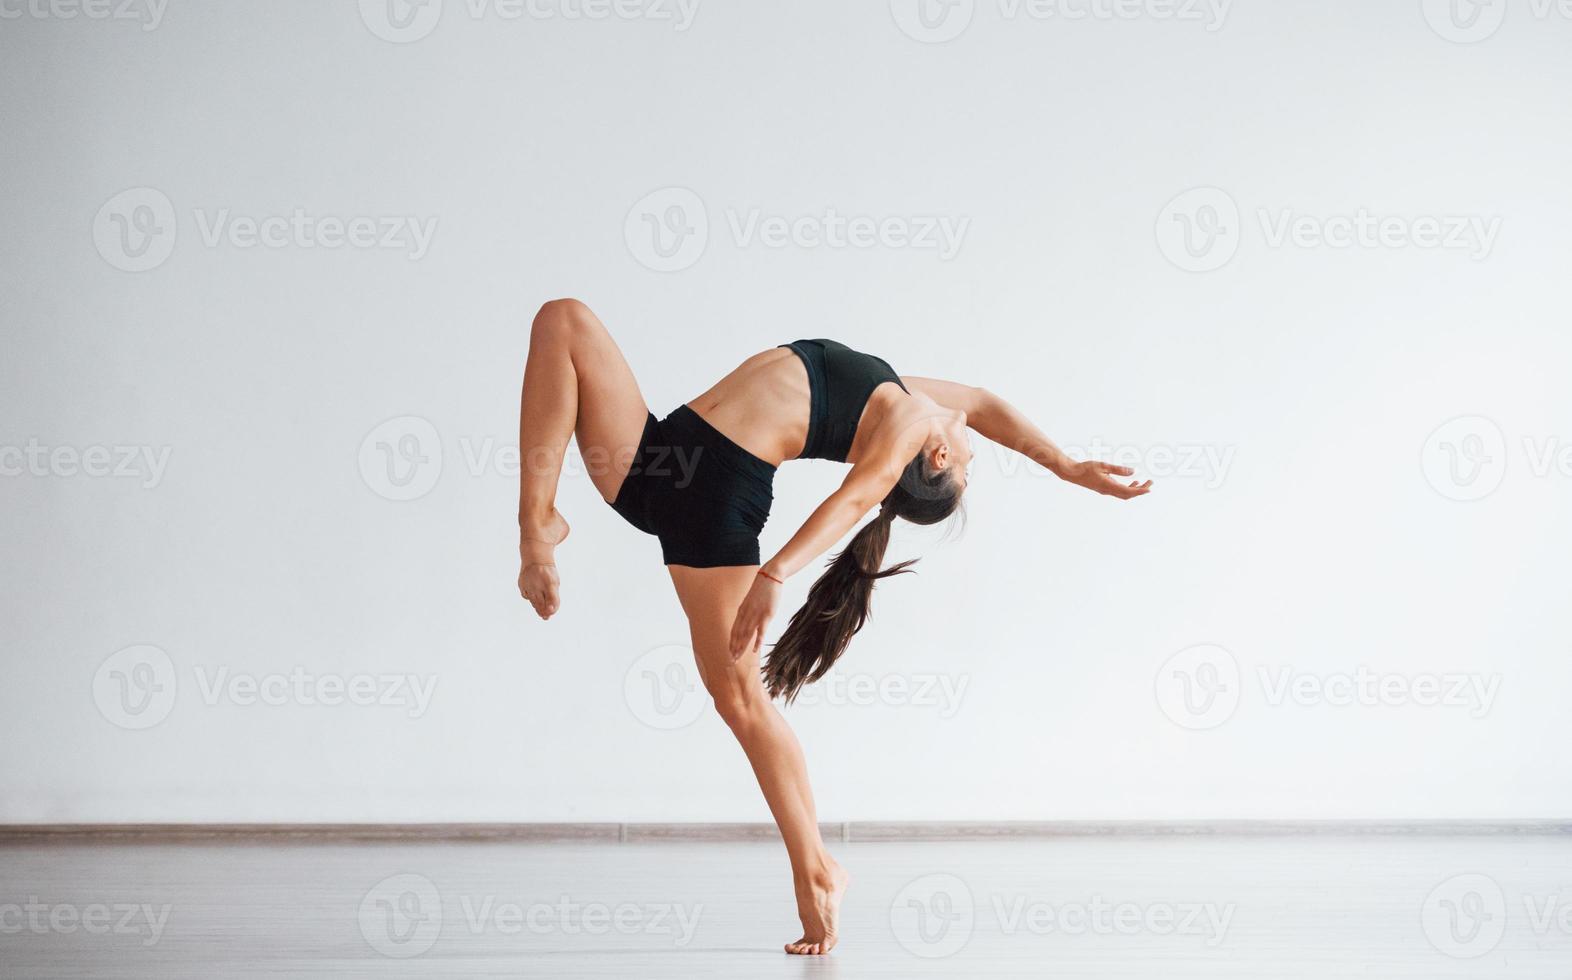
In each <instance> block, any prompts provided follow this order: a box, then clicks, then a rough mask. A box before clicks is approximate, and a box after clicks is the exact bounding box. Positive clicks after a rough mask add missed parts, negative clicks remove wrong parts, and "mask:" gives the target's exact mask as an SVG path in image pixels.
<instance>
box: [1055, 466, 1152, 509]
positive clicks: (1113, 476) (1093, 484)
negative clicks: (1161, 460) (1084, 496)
mask: <svg viewBox="0 0 1572 980" xmlns="http://www.w3.org/2000/svg"><path fill="white" fill-rule="evenodd" d="M1134 475H1135V470H1132V469H1130V467H1128V466H1116V465H1114V464H1113V463H1103V462H1099V461H1097V460H1095V459H1088V460H1086V461H1085V462H1080V463H1074V464H1072V465H1071V466H1070V468H1069V470H1068V471H1067V472H1066V473H1065V475H1064V478H1065V479H1066V480H1067V481H1069V482H1070V483H1073V484H1075V485H1076V486H1078V487H1085V488H1086V489H1088V490H1095V491H1097V492H1098V493H1101V494H1106V495H1107V496H1110V497H1118V498H1119V499H1120V500H1129V499H1130V498H1131V497H1139V496H1142V495H1143V494H1147V493H1151V491H1152V481H1151V480H1147V481H1146V482H1145V483H1142V482H1140V481H1139V480H1131V481H1130V482H1129V483H1125V482H1124V481H1123V480H1120V479H1118V478H1119V477H1121V476H1134Z"/></svg>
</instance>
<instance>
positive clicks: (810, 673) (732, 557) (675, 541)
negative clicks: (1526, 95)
mask: <svg viewBox="0 0 1572 980" xmlns="http://www.w3.org/2000/svg"><path fill="white" fill-rule="evenodd" d="M968 427H970V428H971V429H973V430H975V431H976V432H978V433H979V434H981V435H982V436H984V437H985V438H988V439H991V440H993V441H994V442H996V443H999V444H1001V445H1004V446H1006V447H1009V448H1010V449H1013V450H1015V451H1017V452H1020V453H1022V454H1023V455H1025V456H1026V457H1028V458H1029V459H1032V460H1034V461H1036V462H1037V463H1040V464H1041V465H1043V466H1045V467H1047V468H1048V469H1049V470H1051V471H1052V472H1053V473H1055V474H1056V475H1058V476H1059V477H1060V478H1062V479H1064V480H1067V481H1069V482H1071V483H1074V484H1077V485H1080V486H1083V487H1087V488H1089V489H1092V490H1095V491H1097V492H1098V493H1103V494H1107V495H1109V496H1112V497H1118V498H1121V499H1129V498H1131V497H1138V496H1140V495H1142V494H1144V493H1146V492H1147V491H1148V490H1149V489H1150V488H1151V481H1149V480H1148V481H1147V482H1145V483H1135V482H1132V483H1129V484H1126V483H1124V482H1122V481H1121V480H1119V479H1117V478H1118V477H1128V476H1130V475H1131V471H1130V470H1129V469H1127V468H1125V467H1121V466H1112V465H1109V464H1106V463H1098V462H1076V461H1073V460H1071V459H1069V458H1068V457H1066V456H1065V455H1064V453H1062V452H1060V451H1059V449H1058V447H1057V446H1055V445H1054V444H1053V443H1052V442H1051V441H1049V439H1048V437H1047V436H1045V435H1044V434H1043V433H1042V432H1041V431H1039V430H1038V429H1037V427H1036V426H1034V425H1032V423H1031V422H1030V421H1029V420H1028V419H1027V418H1026V417H1025V416H1023V415H1022V414H1021V413H1020V412H1019V411H1017V410H1016V409H1015V408H1013V407H1012V406H1010V405H1009V404H1008V403H1006V402H1005V401H1004V400H1003V399H1000V398H998V397H996V396H994V395H992V394H990V393H989V392H987V391H984V390H983V389H981V388H974V387H971V386H969V385H963V384H957V383H955V382H951V381H935V380H931V379H928V378H913V377H902V376H899V375H897V374H896V373H895V372H894V371H893V370H891V368H890V366H889V365H888V364H887V363H885V362H884V361H883V360H881V359H879V358H877V357H873V356H871V355H869V354H863V353H859V352H857V351H854V350H852V349H850V348H848V347H846V346H844V345H842V344H838V343H836V342H835V341H831V340H802V341H797V342H795V343H793V344H789V345H786V346H783V347H778V348H775V349H773V350H767V351H764V352H763V353H759V354H755V355H754V356H752V357H750V358H748V359H747V360H746V361H743V362H742V364H741V365H740V366H739V367H738V368H737V369H736V370H734V371H732V372H731V373H730V374H728V375H726V377H724V378H722V379H721V380H720V381H719V382H718V383H717V384H716V385H715V386H714V387H713V388H711V389H710V390H709V391H706V392H705V393H704V394H702V395H700V396H699V397H698V398H695V399H694V400H693V401H691V402H688V403H687V404H686V405H683V406H680V407H679V408H677V409H676V410H675V411H673V412H672V413H671V414H670V415H668V416H666V417H665V418H664V419H659V420H657V419H656V418H655V416H654V415H652V414H650V411H649V409H648V408H647V407H646V406H645V404H644V397H643V395H641V394H640V393H639V386H638V382H637V381H636V380H634V377H633V372H632V371H631V370H630V369H629V368H628V364H627V361H625V360H624V359H623V357H622V352H621V351H619V350H618V349H617V345H616V343H615V342H614V341H613V340H612V338H611V334H609V333H608V332H607V331H606V328H605V326H603V325H602V324H601V322H600V320H598V319H596V317H595V315H594V314H593V313H591V312H590V311H589V308H588V307H586V306H585V305H584V304H583V303H580V302H577V301H575V300H570V299H568V300H555V301H553V302H550V303H547V304H546V305H545V306H543V307H542V308H541V310H540V313H539V314H538V315H537V316H536V317H535V323H534V326H533V327H532V328H531V331H530V346H529V359H528V362H527V363H526V364H525V366H524V393H523V398H522V407H521V410H520V413H519V448H520V452H521V454H522V460H523V464H524V465H523V466H522V467H521V469H522V475H521V479H520V491H519V531H520V534H519V553H520V556H521V559H522V561H521V565H522V568H521V570H520V572H519V592H520V594H522V595H523V597H524V598H525V599H527V600H528V601H529V602H530V604H531V605H532V606H534V608H535V612H536V613H537V614H539V616H540V617H541V618H542V619H549V618H550V617H551V616H552V615H553V614H554V613H555V612H556V611H557V609H558V608H559V607H560V605H561V599H560V585H559V582H558V578H557V569H556V565H555V564H554V563H553V556H554V554H555V551H556V548H557V546H558V545H560V544H561V543H562V541H563V539H564V538H566V537H567V535H568V524H567V522H566V521H564V520H563V519H562V515H561V514H559V513H558V512H557V509H556V505H555V500H556V494H557V481H558V477H559V476H560V475H561V472H562V461H563V458H564V455H565V454H566V452H567V448H568V439H569V437H570V436H577V438H578V442H579V451H580V453H581V454H582V456H583V457H584V461H585V465H586V468H587V469H588V471H589V474H590V478H591V479H592V480H593V481H594V483H595V489H596V490H598V491H599V492H600V495H601V496H602V497H603V498H605V500H606V501H607V502H608V503H609V504H611V506H612V507H613V508H614V509H615V510H616V511H617V512H618V513H619V514H621V515H622V516H623V517H624V518H626V519H627V521H628V523H630V524H632V525H633V526H634V527H636V528H638V529H639V530H641V531H644V532H646V533H648V534H653V535H655V536H656V537H657V538H658V539H659V541H660V546H661V552H662V556H663V558H664V560H665V563H666V566H667V571H668V572H669V573H670V575H671V580H672V583H673V584H674V585H675V586H676V589H677V599H678V601H679V602H681V603H682V609H683V612H685V613H686V614H687V618H688V625H689V630H690V633H691V637H692V643H693V652H694V657H695V659H696V660H697V662H698V670H699V676H700V677H701V678H702V679H703V681H704V686H705V687H706V688H707V689H708V691H709V693H710V696H711V698H712V699H713V700H714V703H715V708H716V711H717V712H719V714H720V716H721V718H722V719H723V720H724V721H725V723H726V724H727V726H729V727H730V728H731V730H732V732H733V734H735V735H736V737H737V740H738V741H739V742H740V743H742V749H743V751H744V752H745V753H746V754H747V756H748V761H749V762H750V763H751V764H752V766H753V772H754V775H755V776H756V777H757V778H758V781H759V788H760V789H762V790H763V791H764V798H765V800H766V801H767V802H768V803H769V807H770V812H771V813H772V814H773V815H774V817H775V823H776V824H777V825H778V826H779V828H780V832H781V837H782V839H783V840H784V841H785V844H786V850H787V853H788V855H789V856H790V859H791V870H792V879H793V882H794V885H795V889H796V896H797V914H798V916H799V917H800V918H801V919H802V929H803V934H802V938H801V939H799V940H797V941H796V942H794V943H788V944H787V945H786V950H787V952H790V953H806V954H817V953H827V952H829V951H830V949H831V948H833V947H834V946H835V942H836V916H837V912H838V909H839V906H840V901H841V896H842V894H843V893H844V892H845V890H846V885H847V882H848V880H849V878H848V876H847V874H846V872H845V871H844V870H842V869H841V867H840V865H838V864H837V863H836V862H835V861H834V860H833V859H832V858H831V857H830V855H829V852H828V851H827V850H826V849H825V847H824V841H823V840H822V839H821V838H820V836H819V825H818V818H817V815H816V814H815V811H814V805H813V792H812V790H811V789H810V788H809V785H808V771H807V767H806V766H805V764H804V762H803V756H802V749H801V748H800V747H799V745H798V744H797V739H796V737H795V736H794V735H793V734H792V731H791V729H790V728H789V727H788V726H787V724H786V720H785V719H784V718H783V717H782V716H781V715H780V713H779V712H777V711H776V710H775V708H774V706H773V705H771V703H770V701H771V700H772V699H773V698H777V697H779V698H784V699H785V700H786V701H788V702H790V701H791V699H792V698H794V697H795V696H796V694H797V692H798V691H799V690H800V689H801V688H802V686H803V685H804V684H808V683H811V682H813V681H815V680H818V679H819V678H820V677H822V676H823V675H824V674H825V672H826V671H828V670H829V669H830V667H831V666H832V665H834V663H835V661H836V658H838V657H839V656H840V655H841V653H842V652H844V651H845V649H846V646H847V644H848V643H849V642H850V641H851V638H852V636H853V634H855V633H856V632H857V631H858V630H859V629H861V628H862V626H863V623H864V622H865V621H866V620H867V618H868V608H869V599H870V597H871V595H872V592H873V586H874V582H875V581H876V580H877V579H880V578H885V577H887V576H890V575H894V574H896V573H898V572H901V571H904V570H905V569H906V566H907V565H910V564H911V562H902V563H900V564H898V565H895V566H893V567H891V568H887V569H884V568H881V565H882V563H883V559H884V551H885V545H886V544H887V543H888V542H889V539H890V525H891V523H892V522H893V521H894V520H895V519H896V518H897V517H899V518H902V519H904V520H907V521H911V522H913V523H916V524H935V523H938V522H939V521H942V520H944V519H945V518H947V517H949V516H950V515H951V514H953V513H955V511H956V510H957V508H958V507H959V506H960V502H961V494H962V493H963V492H964V491H965V490H966V484H967V465H968V464H969V463H970V462H971V459H972V450H971V446H970V442H969V440H968V438H967V434H966V430H967V428H968ZM810 458H811V459H831V460H836V461H839V462H844V463H849V464H851V470H850V471H849V472H848V473H847V474H846V479H845V481H844V482H843V483H842V484H841V485H840V488H839V489H837V490H836V491H835V492H834V493H832V494H830V496H829V498H828V499H826V500H825V501H824V502H823V503H822V504H820V505H819V506H818V508H817V509H815V510H814V512H813V514H812V515H811V516H809V518H808V520H807V521H806V522H805V523H804V524H803V525H802V527H801V528H799V529H798V531H797V533H796V534H794V535H792V537H791V540H789V541H787V542H786V545H785V547H783V548H782V549H781V550H780V551H778V552H776V553H775V555H773V556H772V557H771V558H770V559H769V561H767V562H764V563H763V564H762V565H761V564H760V561H759V559H760V557H761V556H760V554H759V532H760V531H761V530H762V529H763V527H764V521H765V518H766V517H768V516H769V511H770V502H771V499H772V494H771V483H772V481H773V479H774V475H775V469H776V467H778V466H779V465H780V464H781V463H783V462H785V461H787V460H791V459H810ZM875 509H877V513H876V514H875V515H874V518H873V520H871V521H869V522H868V523H866V524H864V525H863V526H862V528H861V529H860V530H859V531H858V532H857V533H856V534H855V535H854V536H853V537H852V539H851V541H850V542H849V543H848V544H847V545H846V547H845V550H843V551H841V552H840V553H839V554H838V555H836V556H835V558H834V559H833V560H832V561H831V562H830V565H829V568H828V569H827V570H826V571H825V572H824V574H823V575H822V576H821V577H820V578H819V579H818V581H816V582H815V583H814V585H813V586H812V588H811V589H810V590H809V592H808V599H807V602H806V603H805V604H804V605H803V607H802V608H801V609H799V610H798V611H797V613H796V614H795V615H794V616H792V618H791V620H790V621H789V623H788V624H787V626H786V630H785V632H784V633H783V634H782V635H781V637H780V639H779V640H778V641H777V642H776V643H775V644H774V645H773V648H772V649H771V650H770V653H769V657H768V660H767V663H765V664H764V666H763V668H762V671H761V667H760V662H759V660H760V650H761V647H762V644H763V640H764V633H765V630H766V628H767V627H768V625H769V623H770V621H771V620H772V619H773V618H774V616H775V614H776V611H777V608H778V606H779V605H780V599H781V590H782V585H783V584H784V583H785V581H786V580H787V579H789V578H791V577H792V576H793V575H795V574H797V573H798V572H800V571H802V570H803V569H804V568H807V567H808V566H809V565H810V564H812V563H813V562H814V561H816V560H817V559H818V558H819V557H820V556H821V555H823V554H824V553H825V552H826V551H827V550H828V549H829V548H830V547H831V546H833V545H834V544H835V543H836V542H837V541H839V540H841V538H843V537H845V536H846V534H847V533H848V532H850V531H851V530H852V528H853V527H855V526H856V525H857V523H858V522H859V521H861V520H862V519H863V518H864V517H865V516H867V514H868V513H869V512H870V511H873V510H875Z"/></svg>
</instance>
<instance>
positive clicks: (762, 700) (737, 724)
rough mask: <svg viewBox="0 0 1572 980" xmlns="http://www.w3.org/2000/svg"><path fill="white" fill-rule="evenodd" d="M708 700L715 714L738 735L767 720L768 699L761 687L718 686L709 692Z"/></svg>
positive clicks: (733, 684)
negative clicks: (713, 705) (713, 707)
mask: <svg viewBox="0 0 1572 980" xmlns="http://www.w3.org/2000/svg"><path fill="white" fill-rule="evenodd" d="M710 699H711V700H712V701H714V703H715V713H716V714H718V715H720V717H721V720H722V721H724V722H725V723H726V724H727V726H728V727H729V728H731V730H732V731H734V732H738V733H739V734H741V733H742V732H743V731H748V730H751V729H754V728H757V727H758V726H759V725H761V724H763V723H765V722H767V721H768V720H769V715H768V712H769V711H770V699H769V698H768V697H767V696H766V695H765V693H764V688H763V687H762V686H761V685H757V684H756V685H752V686H745V685H741V684H735V683H732V684H719V685H716V687H715V688H714V689H712V690H711V691H710Z"/></svg>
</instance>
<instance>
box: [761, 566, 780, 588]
mask: <svg viewBox="0 0 1572 980" xmlns="http://www.w3.org/2000/svg"><path fill="white" fill-rule="evenodd" d="M759 574H760V575H762V576H763V577H764V578H767V579H769V580H770V581H771V582H774V583H775V584H776V585H785V584H786V576H784V575H782V574H781V573H780V572H779V571H777V570H776V569H775V568H773V567H771V566H770V565H768V564H765V565H761V566H759Z"/></svg>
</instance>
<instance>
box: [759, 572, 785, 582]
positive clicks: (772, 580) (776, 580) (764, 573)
mask: <svg viewBox="0 0 1572 980" xmlns="http://www.w3.org/2000/svg"><path fill="white" fill-rule="evenodd" d="M759 574H760V575H763V576H764V577H765V578H767V579H769V580H770V581H771V582H774V583H775V584H776V585H785V584H786V583H785V582H783V581H782V580H780V579H778V578H776V577H775V576H773V575H771V574H770V573H769V572H766V571H765V570H764V569H763V568H760V569H759Z"/></svg>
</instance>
